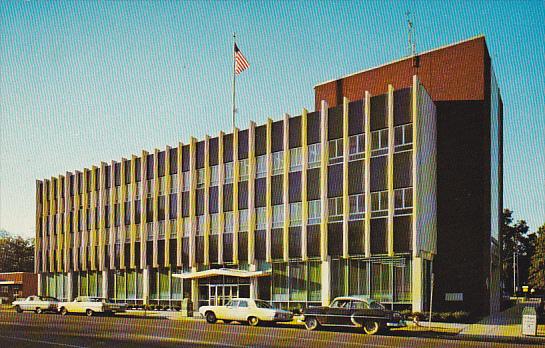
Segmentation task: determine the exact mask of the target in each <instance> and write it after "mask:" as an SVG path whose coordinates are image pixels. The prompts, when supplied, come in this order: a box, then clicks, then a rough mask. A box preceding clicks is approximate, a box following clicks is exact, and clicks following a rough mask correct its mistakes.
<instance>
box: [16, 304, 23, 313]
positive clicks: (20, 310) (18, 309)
mask: <svg viewBox="0 0 545 348" xmlns="http://www.w3.org/2000/svg"><path fill="white" fill-rule="evenodd" d="M15 311H16V312H17V313H23V310H22V309H21V306H19V305H17V306H15Z"/></svg>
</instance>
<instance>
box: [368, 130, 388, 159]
mask: <svg viewBox="0 0 545 348" xmlns="http://www.w3.org/2000/svg"><path fill="white" fill-rule="evenodd" d="M387 152H388V128H385V129H381V130H377V131H373V132H371V153H372V155H376V156H380V155H384V154H386V153H387Z"/></svg>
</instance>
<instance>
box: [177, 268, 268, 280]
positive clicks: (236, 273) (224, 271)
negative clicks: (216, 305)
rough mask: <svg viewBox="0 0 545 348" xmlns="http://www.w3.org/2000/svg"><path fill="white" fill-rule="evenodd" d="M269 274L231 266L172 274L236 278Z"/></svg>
mask: <svg viewBox="0 0 545 348" xmlns="http://www.w3.org/2000/svg"><path fill="white" fill-rule="evenodd" d="M270 274H271V271H254V272H251V271H243V270H240V269H231V268H218V269H208V270H206V271H200V272H189V273H181V274H172V276H173V277H176V278H182V279H200V278H208V277H215V276H230V277H238V278H257V277H265V276H268V275H270Z"/></svg>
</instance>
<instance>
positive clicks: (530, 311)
mask: <svg viewBox="0 0 545 348" xmlns="http://www.w3.org/2000/svg"><path fill="white" fill-rule="evenodd" d="M522 335H524V336H536V335H537V313H536V309H535V308H534V307H530V306H527V307H524V309H523V310H522Z"/></svg>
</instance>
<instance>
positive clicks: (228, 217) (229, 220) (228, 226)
mask: <svg viewBox="0 0 545 348" xmlns="http://www.w3.org/2000/svg"><path fill="white" fill-rule="evenodd" d="M233 222H234V221H233V212H232V211H228V212H226V213H225V233H231V232H233Z"/></svg>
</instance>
